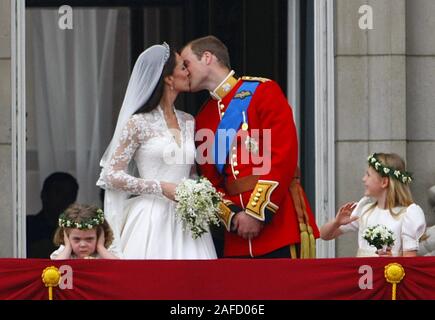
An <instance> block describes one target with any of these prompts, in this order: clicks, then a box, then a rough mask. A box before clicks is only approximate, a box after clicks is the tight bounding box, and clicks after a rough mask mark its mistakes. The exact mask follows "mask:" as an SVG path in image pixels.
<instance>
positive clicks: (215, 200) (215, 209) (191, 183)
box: [175, 177, 222, 239]
mask: <svg viewBox="0 0 435 320" xmlns="http://www.w3.org/2000/svg"><path fill="white" fill-rule="evenodd" d="M175 200H176V201H178V203H177V206H176V208H175V211H176V213H177V215H178V218H179V219H180V220H181V222H182V224H183V229H184V230H186V229H187V228H188V229H189V230H190V231H191V232H192V238H193V239H197V238H199V237H201V235H202V234H203V233H206V232H207V231H208V226H209V225H210V224H214V225H216V226H218V225H219V217H218V215H217V214H218V213H219V203H220V202H221V201H222V195H221V194H220V193H219V192H217V191H216V189H215V188H214V187H213V185H212V184H211V182H210V181H209V180H208V179H206V178H204V177H201V178H199V179H197V180H192V179H184V180H183V181H182V182H181V183H180V184H179V185H178V186H177V189H176V190H175Z"/></svg>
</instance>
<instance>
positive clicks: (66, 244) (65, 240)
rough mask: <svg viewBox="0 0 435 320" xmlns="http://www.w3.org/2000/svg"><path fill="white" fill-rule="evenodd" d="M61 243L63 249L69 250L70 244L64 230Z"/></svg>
mask: <svg viewBox="0 0 435 320" xmlns="http://www.w3.org/2000/svg"><path fill="white" fill-rule="evenodd" d="M63 243H64V245H65V247H67V248H71V242H70V241H69V237H68V234H67V233H66V231H65V229H64V230H63Z"/></svg>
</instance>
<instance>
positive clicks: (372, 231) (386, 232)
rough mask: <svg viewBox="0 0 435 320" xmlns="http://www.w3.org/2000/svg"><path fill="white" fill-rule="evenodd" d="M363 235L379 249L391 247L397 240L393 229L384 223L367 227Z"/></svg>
mask: <svg viewBox="0 0 435 320" xmlns="http://www.w3.org/2000/svg"><path fill="white" fill-rule="evenodd" d="M363 237H364V239H365V240H367V242H368V243H369V244H370V245H371V246H374V247H376V249H378V250H380V249H384V250H386V248H391V247H392V246H393V245H394V240H395V239H394V233H393V231H391V230H390V229H388V228H387V227H386V226H384V225H382V224H377V225H375V226H372V227H368V228H367V229H365V230H364V234H363Z"/></svg>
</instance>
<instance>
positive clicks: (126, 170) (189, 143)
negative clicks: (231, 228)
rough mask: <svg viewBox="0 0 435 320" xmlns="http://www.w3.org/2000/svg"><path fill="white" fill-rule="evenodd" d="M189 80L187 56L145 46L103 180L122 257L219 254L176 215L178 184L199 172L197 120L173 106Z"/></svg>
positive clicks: (100, 182) (207, 238) (104, 161)
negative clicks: (135, 170)
mask: <svg viewBox="0 0 435 320" xmlns="http://www.w3.org/2000/svg"><path fill="white" fill-rule="evenodd" d="M189 85H190V83H189V72H188V71H187V69H186V68H185V66H184V63H183V60H182V59H181V57H180V56H179V55H178V54H177V53H175V52H173V51H170V49H169V46H168V45H167V44H166V43H165V44H163V45H155V46H152V47H150V48H148V49H147V50H145V51H144V52H143V53H142V54H141V55H140V56H139V58H138V60H137V62H136V64H135V67H134V69H133V73H132V75H131V78H130V81H129V84H128V87H127V92H126V96H125V98H124V102H123V105H122V108H121V111H120V114H119V117H118V123H117V125H116V130H115V134H114V137H113V138H112V141H111V143H110V145H109V147H108V148H107V150H106V152H105V154H104V156H103V158H102V160H101V166H102V167H103V169H102V171H101V175H100V179H99V180H98V182H97V185H99V186H100V187H102V188H104V189H106V192H105V204H104V207H105V213H106V217H107V218H108V219H109V222H110V224H111V226H112V228H113V229H114V233H115V242H116V248H117V249H116V250H117V252H119V253H120V254H121V255H122V258H126V259H214V258H216V251H215V248H214V244H213V240H212V237H211V234H210V233H206V234H204V235H202V236H201V237H200V238H198V239H193V237H192V234H191V232H190V230H183V227H182V224H181V222H180V221H179V220H178V219H177V216H176V213H175V206H176V202H175V201H174V194H175V188H176V186H177V184H179V183H180V182H181V181H182V180H183V179H184V178H189V177H190V175H191V172H193V171H194V170H193V168H194V167H193V165H194V159H195V144H194V129H195V128H194V118H193V117H192V116H191V115H189V114H187V113H185V112H182V111H179V110H176V109H175V107H174V102H175V99H176V98H177V96H178V94H179V93H180V92H187V91H190V86H189ZM132 165H135V166H136V168H137V170H138V173H139V177H136V176H135V175H134V170H133V169H132V168H131V167H132ZM132 195H133V196H134V197H131V196H132Z"/></svg>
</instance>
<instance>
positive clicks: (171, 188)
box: [160, 181, 177, 201]
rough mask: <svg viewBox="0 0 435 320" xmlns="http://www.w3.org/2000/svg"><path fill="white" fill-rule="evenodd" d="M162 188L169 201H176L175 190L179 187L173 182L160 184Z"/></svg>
mask: <svg viewBox="0 0 435 320" xmlns="http://www.w3.org/2000/svg"><path fill="white" fill-rule="evenodd" d="M160 186H161V187H162V193H163V195H164V196H165V197H166V198H168V199H169V200H172V201H175V189H176V188H177V185H176V184H175V183H171V182H163V181H162V182H160Z"/></svg>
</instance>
